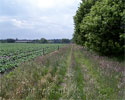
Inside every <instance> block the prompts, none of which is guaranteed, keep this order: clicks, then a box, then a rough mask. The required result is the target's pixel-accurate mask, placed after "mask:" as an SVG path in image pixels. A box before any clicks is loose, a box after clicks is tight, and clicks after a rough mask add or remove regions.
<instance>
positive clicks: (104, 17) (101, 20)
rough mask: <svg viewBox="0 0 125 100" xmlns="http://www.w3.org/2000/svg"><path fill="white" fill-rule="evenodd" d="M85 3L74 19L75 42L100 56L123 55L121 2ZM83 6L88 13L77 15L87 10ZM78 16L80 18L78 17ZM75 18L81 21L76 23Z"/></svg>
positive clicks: (120, 0)
mask: <svg viewBox="0 0 125 100" xmlns="http://www.w3.org/2000/svg"><path fill="white" fill-rule="evenodd" d="M85 2H89V3H85ZM85 2H82V4H81V5H80V8H79V9H78V11H77V14H76V16H75V17H74V20H75V33H74V40H75V42H76V43H78V44H81V45H83V46H86V47H88V48H89V49H91V50H94V51H97V52H99V53H101V54H105V55H110V54H113V55H114V54H123V52H124V38H125V36H124V22H125V17H124V15H125V11H124V2H123V0H94V1H91V0H88V1H85ZM90 2H91V3H90ZM93 2H95V4H94V3H93ZM85 4H86V6H87V5H88V8H89V11H88V13H84V15H83V14H81V13H80V14H78V12H79V11H81V12H84V11H85V9H87V7H85V6H83V5H85ZM90 4H91V7H90ZM81 8H82V9H81ZM80 15H81V16H82V18H80V17H79V16H80ZM77 18H80V20H82V21H77ZM76 22H78V24H76ZM77 30H79V31H77ZM78 41H79V42H78Z"/></svg>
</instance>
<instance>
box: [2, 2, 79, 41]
mask: <svg viewBox="0 0 125 100" xmlns="http://www.w3.org/2000/svg"><path fill="white" fill-rule="evenodd" d="M80 1H81V0H0V39H7V38H18V39H40V38H46V39H61V38H69V39H71V38H72V35H73V33H74V22H73V16H74V15H75V13H76V10H77V9H78V7H79V4H80Z"/></svg>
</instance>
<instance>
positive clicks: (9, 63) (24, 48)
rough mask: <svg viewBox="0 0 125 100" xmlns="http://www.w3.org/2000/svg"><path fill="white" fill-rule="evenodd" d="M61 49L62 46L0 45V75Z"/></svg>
mask: <svg viewBox="0 0 125 100" xmlns="http://www.w3.org/2000/svg"><path fill="white" fill-rule="evenodd" d="M58 46H59V47H60V48H61V47H62V46H64V45H62V44H26V43H23V44H21V43H13V44H8V43H4V44H2V43H1V44H0V73H4V72H5V71H7V70H11V69H13V68H15V67H17V66H18V64H20V63H22V62H25V61H29V60H32V59H34V58H36V57H37V56H42V55H43V54H47V53H50V52H52V51H55V50H57V49H58Z"/></svg>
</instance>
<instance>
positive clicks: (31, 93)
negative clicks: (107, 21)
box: [0, 45, 125, 100]
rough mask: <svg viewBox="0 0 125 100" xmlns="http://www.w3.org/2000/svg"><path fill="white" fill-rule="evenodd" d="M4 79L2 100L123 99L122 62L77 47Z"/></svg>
mask: <svg viewBox="0 0 125 100" xmlns="http://www.w3.org/2000/svg"><path fill="white" fill-rule="evenodd" d="M20 66H21V67H18V68H17V69H15V70H14V71H13V72H10V73H9V74H7V75H5V76H3V77H2V78H1V80H2V81H1V88H0V90H1V91H0V99H3V100H124V99H125V98H124V70H123V69H124V66H123V63H119V62H116V61H111V60H109V59H107V58H105V57H100V56H98V55H96V54H94V53H91V52H88V51H86V50H85V49H84V48H82V47H80V46H76V45H71V46H67V47H65V48H62V49H60V50H59V51H55V52H53V53H51V54H48V55H46V56H43V57H38V58H37V59H35V60H34V61H32V62H27V63H24V64H23V65H20Z"/></svg>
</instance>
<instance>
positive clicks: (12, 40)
mask: <svg viewBox="0 0 125 100" xmlns="http://www.w3.org/2000/svg"><path fill="white" fill-rule="evenodd" d="M71 42H72V40H70V39H50V40H47V39H45V38H41V39H36V40H27V39H22V40H21V39H20V40H19V39H1V40H0V43H42V44H44V43H71Z"/></svg>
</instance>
